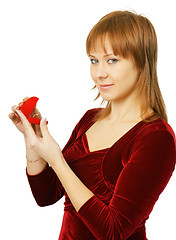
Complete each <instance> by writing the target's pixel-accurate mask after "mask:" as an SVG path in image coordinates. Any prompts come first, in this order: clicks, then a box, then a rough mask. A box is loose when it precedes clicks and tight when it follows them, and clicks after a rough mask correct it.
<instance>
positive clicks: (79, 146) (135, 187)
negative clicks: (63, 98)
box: [27, 108, 176, 240]
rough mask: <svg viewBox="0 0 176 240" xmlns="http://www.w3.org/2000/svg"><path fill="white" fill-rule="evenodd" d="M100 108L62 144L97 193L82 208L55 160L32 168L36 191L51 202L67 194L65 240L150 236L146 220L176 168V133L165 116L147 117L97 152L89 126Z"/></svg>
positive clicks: (32, 184) (74, 167)
mask: <svg viewBox="0 0 176 240" xmlns="http://www.w3.org/2000/svg"><path fill="white" fill-rule="evenodd" d="M100 109H101V108H94V109H90V110H88V111H87V112H86V113H85V114H84V115H83V116H82V118H81V119H80V121H79V122H78V123H77V124H76V126H75V128H74V129H73V131H72V134H71V136H70V138H69V140H68V142H67V144H66V145H65V147H64V148H63V150H62V153H63V156H64V158H65V160H66V162H67V164H68V165H69V166H70V168H71V169H72V170H73V171H74V173H75V174H76V175H77V176H78V178H79V179H80V180H81V181H82V182H83V183H84V185H85V186H86V187H88V188H89V189H90V190H91V191H92V192H93V193H94V196H92V197H91V198H90V199H88V200H87V201H86V202H85V203H84V204H83V205H82V206H81V207H80V209H79V210H78V212H76V210H75V208H74V207H73V205H72V203H71V201H70V199H69V197H68V195H67V193H66V191H65V190H64V188H63V186H62V184H61V182H60V180H59V178H58V177H57V175H56V173H55V172H54V171H53V169H52V168H51V167H50V166H49V165H47V166H46V168H45V169H44V170H43V171H42V172H41V173H39V174H37V175H34V176H30V175H29V174H28V173H27V177H28V181H29V184H30V187H31V190H32V193H33V196H34V198H35V200H36V202H37V204H38V205H39V206H47V205H51V204H53V203H55V202H56V201H58V200H59V199H61V198H62V197H63V196H64V195H65V202H64V216H63V221H62V226H61V231H60V235H59V240H65V239H67V240H94V239H98V240H122V239H123V240H126V239H128V240H146V239H147V236H146V229H145V222H146V220H147V219H148V218H149V215H150V213H151V211H152V209H153V207H154V205H155V203H156V201H157V200H158V198H159V195H160V194H161V193H162V192H163V190H164V188H165V187H166V185H167V183H168V181H169V179H170V177H171V176H172V173H173V171H174V168H175V162H176V140H175V133H174V131H173V129H172V128H171V126H170V125H169V124H168V123H166V122H165V121H164V120H163V119H161V118H158V119H156V120H154V121H152V122H148V123H146V122H144V121H143V120H142V121H140V122H138V123H137V124H136V125H135V126H133V127H132V128H131V129H130V130H129V131H127V132H126V133H125V134H124V135H123V136H122V137H121V138H120V139H118V140H117V141H116V142H115V143H114V144H113V145H112V146H111V147H109V148H105V149H101V150H97V151H92V152H91V151H90V150H89V146H88V141H87V138H86V134H85V132H86V131H87V130H88V129H89V128H90V127H91V126H92V125H93V124H94V121H93V118H94V116H95V114H96V113H97V112H98V111H99V110H100ZM105 137H106V136H105ZM70 184H72V183H70Z"/></svg>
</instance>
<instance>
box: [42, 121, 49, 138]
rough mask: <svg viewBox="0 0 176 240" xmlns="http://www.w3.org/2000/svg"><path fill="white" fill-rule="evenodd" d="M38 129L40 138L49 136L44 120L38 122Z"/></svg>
mask: <svg viewBox="0 0 176 240" xmlns="http://www.w3.org/2000/svg"><path fill="white" fill-rule="evenodd" d="M40 129H41V133H42V136H43V137H44V136H47V135H48V134H49V131H48V127H47V120H46V118H42V119H41V121H40Z"/></svg>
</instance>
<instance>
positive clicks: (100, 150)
mask: <svg viewBox="0 0 176 240" xmlns="http://www.w3.org/2000/svg"><path fill="white" fill-rule="evenodd" d="M142 122H143V120H141V121H139V122H138V123H136V124H135V125H134V126H133V127H131V128H130V129H129V130H128V131H127V132H126V133H124V134H123V135H122V136H121V137H120V138H119V139H117V140H116V141H115V142H114V143H113V144H112V145H111V146H110V147H107V148H102V149H98V150H94V151H90V148H89V143H88V139H87V135H86V131H87V130H88V129H89V128H90V127H91V126H92V125H93V124H94V123H95V122H91V124H90V125H89V126H88V128H87V129H86V130H85V131H84V133H83V137H84V140H85V145H86V150H87V152H88V153H95V152H102V151H108V150H110V149H111V148H112V147H113V146H114V145H116V144H117V143H119V142H121V141H122V140H123V139H124V138H125V137H126V136H128V135H129V133H130V132H131V131H132V130H133V129H135V128H136V127H137V126H138V125H140V124H141V123H142Z"/></svg>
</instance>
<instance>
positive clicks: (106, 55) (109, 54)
mask: <svg viewBox="0 0 176 240" xmlns="http://www.w3.org/2000/svg"><path fill="white" fill-rule="evenodd" d="M111 55H114V54H113V53H108V54H105V55H104V56H103V57H109V56H111ZM88 56H89V57H94V58H95V56H94V55H88Z"/></svg>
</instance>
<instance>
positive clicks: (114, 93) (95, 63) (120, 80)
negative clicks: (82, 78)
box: [88, 39, 138, 101]
mask: <svg viewBox="0 0 176 240" xmlns="http://www.w3.org/2000/svg"><path fill="white" fill-rule="evenodd" d="M105 49H106V51H107V54H106V53H105V52H104V50H103V48H101V47H98V48H97V49H96V52H90V54H89V55H88V56H89V58H90V60H91V67H90V73H91V77H92V79H93V81H94V82H95V85H96V87H97V88H98V90H99V93H100V95H101V97H102V98H103V99H104V100H107V101H116V100H122V99H125V98H127V97H128V96H129V95H131V94H136V91H135V90H136V88H135V84H136V81H137V76H138V71H137V69H136V68H135V66H134V64H133V62H132V60H130V59H125V58H122V57H120V56H115V55H114V54H113V50H112V47H111V45H110V42H109V41H108V39H106V41H105Z"/></svg>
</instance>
